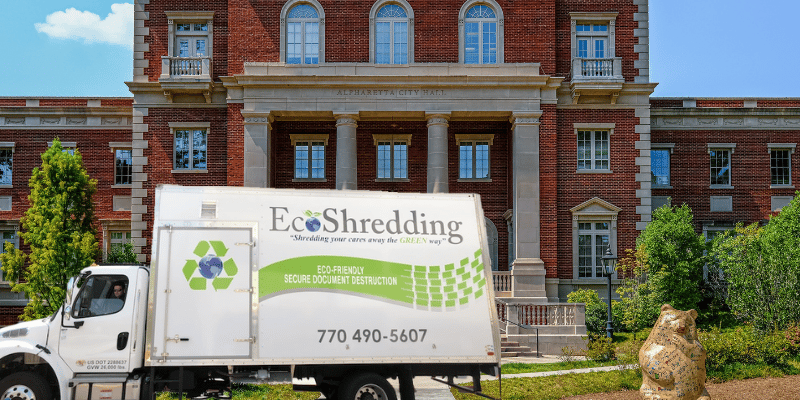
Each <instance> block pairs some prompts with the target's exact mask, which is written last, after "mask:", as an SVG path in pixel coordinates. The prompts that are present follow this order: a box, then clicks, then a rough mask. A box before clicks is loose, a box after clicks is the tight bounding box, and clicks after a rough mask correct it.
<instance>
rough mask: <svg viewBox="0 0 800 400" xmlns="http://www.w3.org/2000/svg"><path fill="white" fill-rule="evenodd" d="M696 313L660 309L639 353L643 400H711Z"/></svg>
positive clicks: (665, 307)
mask: <svg viewBox="0 0 800 400" xmlns="http://www.w3.org/2000/svg"><path fill="white" fill-rule="evenodd" d="M695 318H697V311H695V310H689V311H680V310H676V309H674V308H672V306H670V305H669V304H664V305H663V306H661V315H660V316H659V317H658V321H656V324H655V326H653V330H652V331H651V332H650V336H648V337H647V340H646V341H645V342H644V345H643V346H642V348H641V349H640V350H639V365H640V366H641V368H642V387H641V388H640V389H639V393H641V395H642V398H644V399H648V400H650V399H660V400H673V399H675V400H697V399H700V400H710V397H709V395H708V392H707V391H706V387H705V382H706V350H705V349H704V348H703V346H702V345H701V344H700V341H699V340H698V339H697V328H696V326H695V323H694V320H695Z"/></svg>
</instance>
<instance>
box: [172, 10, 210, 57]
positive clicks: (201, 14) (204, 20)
mask: <svg viewBox="0 0 800 400" xmlns="http://www.w3.org/2000/svg"><path fill="white" fill-rule="evenodd" d="M164 13H165V14H166V15H167V26H168V31H169V38H168V41H169V42H168V46H169V47H168V49H167V55H168V56H170V57H179V55H180V53H179V50H178V43H180V38H182V37H185V38H190V39H191V43H192V44H194V43H195V41H196V40H197V39H201V38H204V39H206V54H205V55H203V56H196V55H190V56H189V57H205V58H209V59H210V58H212V54H214V46H213V43H214V12H213V11H165V12H164ZM178 24H191V29H192V30H190V31H189V32H181V33H178ZM194 24H206V28H207V31H197V32H195V31H194V28H195V27H194ZM189 48H190V51H191V49H194V48H195V46H189Z"/></svg>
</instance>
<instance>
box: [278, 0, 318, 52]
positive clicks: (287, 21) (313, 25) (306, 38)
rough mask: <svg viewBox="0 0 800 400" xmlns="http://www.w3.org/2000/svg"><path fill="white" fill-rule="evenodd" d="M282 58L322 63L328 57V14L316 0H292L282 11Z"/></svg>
mask: <svg viewBox="0 0 800 400" xmlns="http://www.w3.org/2000/svg"><path fill="white" fill-rule="evenodd" d="M281 14H282V18H281V22H282V23H281V38H282V42H283V46H281V60H282V61H284V62H285V63H287V64H319V63H320V60H324V59H325V52H324V48H325V46H324V40H325V39H324V38H325V15H324V14H323V12H322V7H321V6H320V5H319V4H318V3H317V2H316V1H315V0H308V1H306V0H292V1H289V2H287V3H286V4H285V5H284V7H283V10H282V12H281Z"/></svg>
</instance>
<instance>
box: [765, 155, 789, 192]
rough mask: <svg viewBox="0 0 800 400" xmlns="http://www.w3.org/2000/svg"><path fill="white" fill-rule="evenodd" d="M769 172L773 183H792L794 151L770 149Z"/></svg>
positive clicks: (784, 184) (786, 184)
mask: <svg viewBox="0 0 800 400" xmlns="http://www.w3.org/2000/svg"><path fill="white" fill-rule="evenodd" d="M769 172H770V184H771V185H776V186H778V185H783V186H789V185H791V184H792V151H791V150H790V149H770V151H769Z"/></svg>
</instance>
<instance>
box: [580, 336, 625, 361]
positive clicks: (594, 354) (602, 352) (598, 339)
mask: <svg viewBox="0 0 800 400" xmlns="http://www.w3.org/2000/svg"><path fill="white" fill-rule="evenodd" d="M586 358H588V359H590V360H592V361H610V360H616V359H617V352H616V347H615V346H614V343H612V341H611V338H609V337H605V336H598V335H594V334H589V343H587V344H586Z"/></svg>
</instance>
